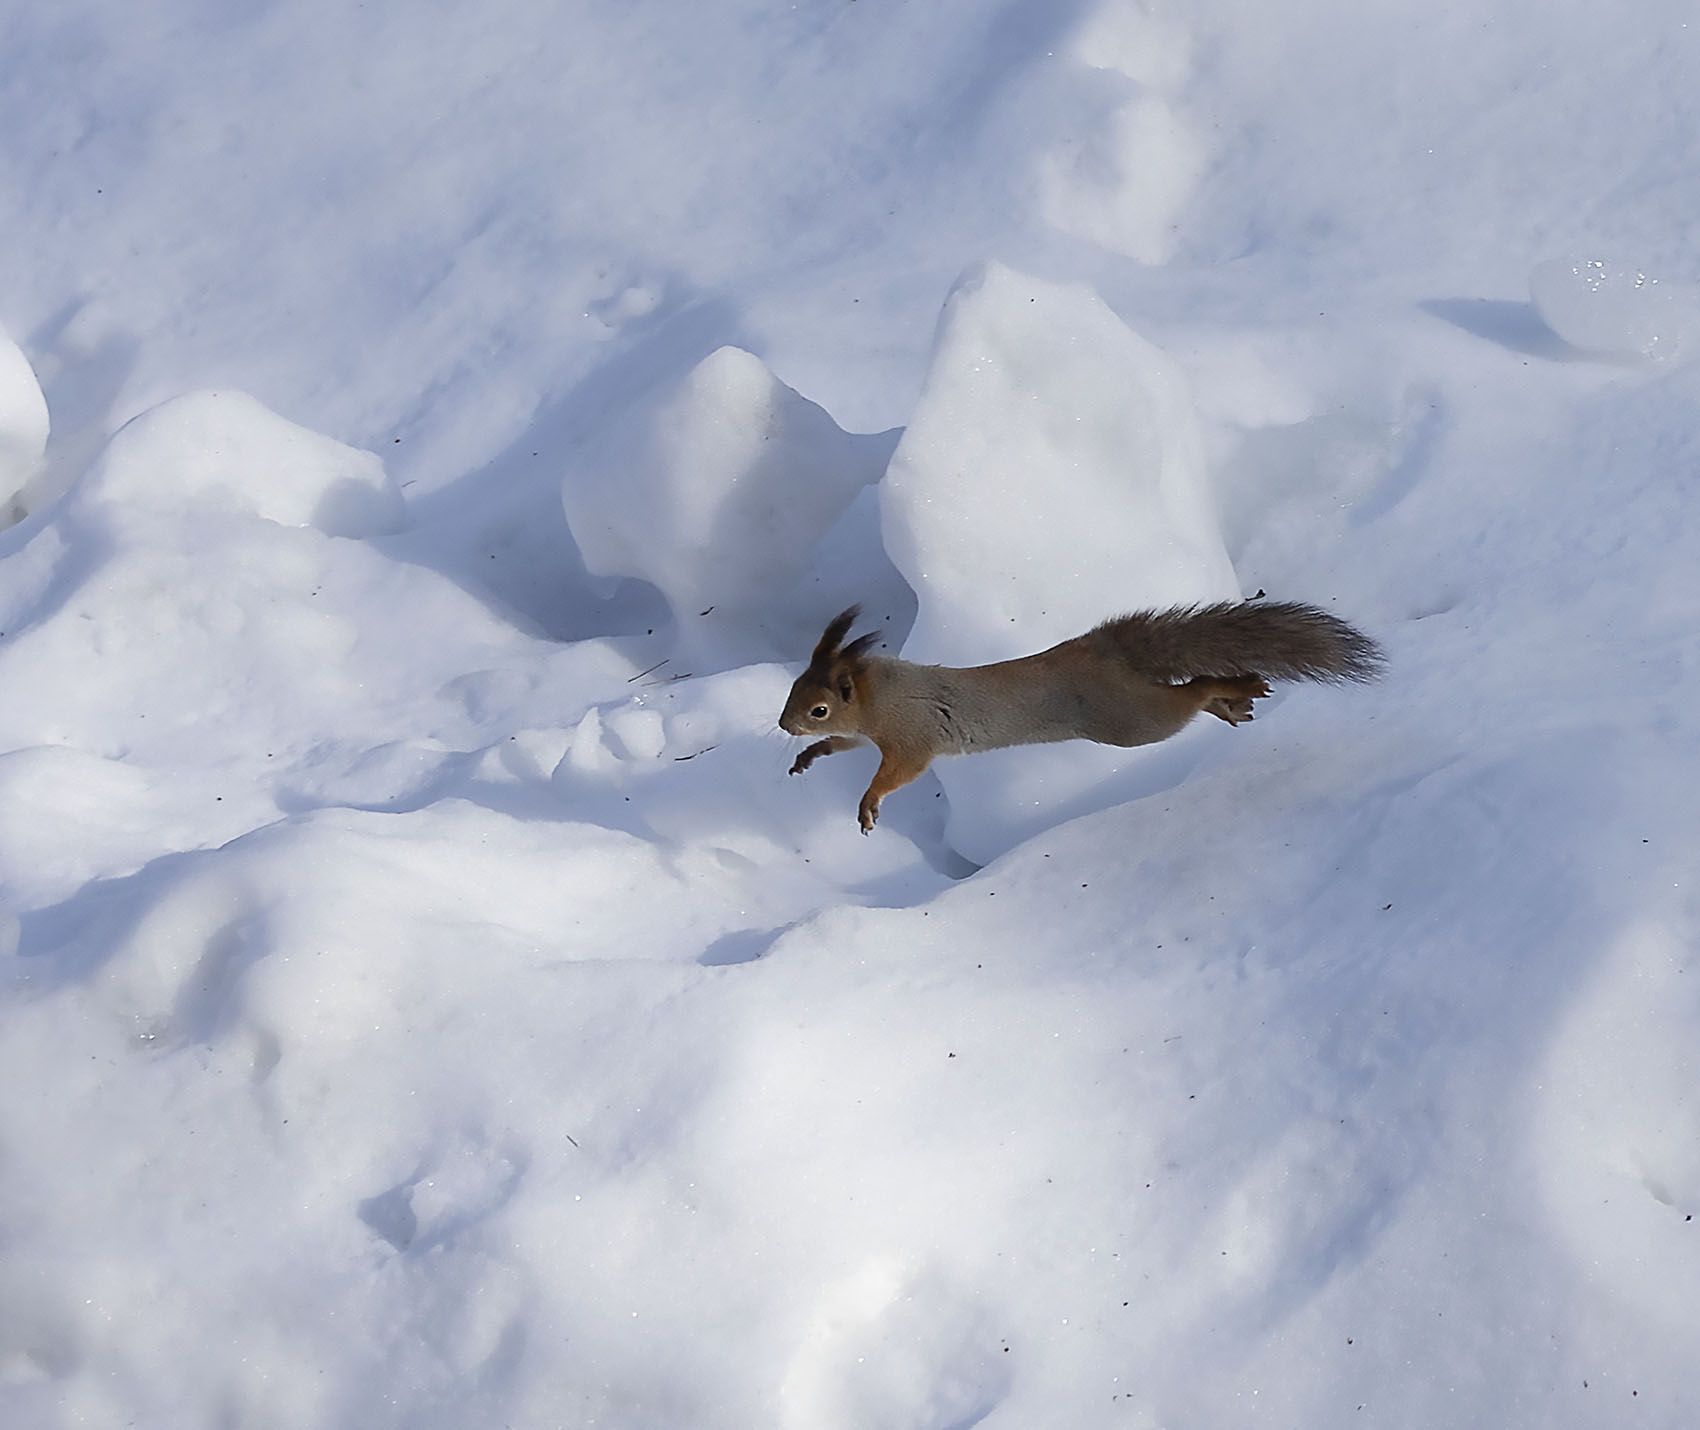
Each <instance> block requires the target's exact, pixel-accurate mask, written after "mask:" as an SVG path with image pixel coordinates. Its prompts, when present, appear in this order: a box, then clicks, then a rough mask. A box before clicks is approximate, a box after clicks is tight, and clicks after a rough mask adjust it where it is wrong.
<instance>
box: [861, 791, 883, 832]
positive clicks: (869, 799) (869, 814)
mask: <svg viewBox="0 0 1700 1430" xmlns="http://www.w3.org/2000/svg"><path fill="white" fill-rule="evenodd" d="M879 817H880V802H879V801H878V800H877V799H875V798H874V797H873V796H872V795H869V794H865V795H863V796H862V803H861V806H860V807H859V808H858V809H857V811H856V823H858V824H859V825H861V826H862V833H864V834H872V833H873V832H874V825H875V824H876V823H877V822H878V820H879Z"/></svg>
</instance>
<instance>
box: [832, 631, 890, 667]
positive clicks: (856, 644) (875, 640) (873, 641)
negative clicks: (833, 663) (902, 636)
mask: <svg viewBox="0 0 1700 1430" xmlns="http://www.w3.org/2000/svg"><path fill="white" fill-rule="evenodd" d="M879 643H880V632H879V631H869V632H868V633H867V635H865V636H857V637H856V639H855V640H853V641H851V642H850V644H849V645H847V646H845V647H844V649H843V650H841V651H839V652H838V658H839V659H840V660H855V659H856V657H857V656H859V655H861V654H862V653H863V652H864V651H868V650H871V649H872V648H873V647H874V646H876V645H878V644H879Z"/></svg>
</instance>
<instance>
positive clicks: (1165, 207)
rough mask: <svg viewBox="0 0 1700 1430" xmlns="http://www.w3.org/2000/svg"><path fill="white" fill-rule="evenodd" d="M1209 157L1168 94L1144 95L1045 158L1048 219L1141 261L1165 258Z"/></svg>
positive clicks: (1042, 183)
mask: <svg viewBox="0 0 1700 1430" xmlns="http://www.w3.org/2000/svg"><path fill="white" fill-rule="evenodd" d="M1209 158H1210V151H1209V149H1208V147H1207V146H1206V145H1205V143H1204V141H1203V140H1202V139H1200V138H1199V137H1198V135H1197V134H1196V133H1194V131H1193V129H1192V127H1191V126H1190V125H1189V124H1188V123H1187V122H1186V121H1185V120H1184V119H1183V118H1182V117H1181V116H1180V115H1179V114H1177V113H1176V112H1175V110H1174V108H1173V107H1172V106H1171V105H1170V104H1169V102H1168V101H1167V100H1165V99H1164V98H1163V97H1162V96H1161V95H1156V94H1141V95H1138V96H1136V97H1135V98H1133V99H1131V100H1129V101H1128V102H1127V103H1125V104H1122V105H1119V106H1118V107H1117V108H1116V109H1114V110H1113V111H1112V112H1110V113H1109V114H1107V115H1105V116H1104V117H1103V118H1102V119H1101V120H1099V121H1098V123H1097V124H1096V125H1095V126H1094V127H1093V129H1092V130H1091V131H1090V132H1088V133H1087V134H1085V135H1083V136H1081V137H1079V138H1073V137H1071V138H1069V139H1066V140H1063V141H1061V142H1059V143H1058V145H1057V146H1056V148H1055V149H1054V150H1053V151H1052V152H1051V153H1050V154H1048V155H1047V156H1046V157H1045V159H1044V161H1043V163H1042V164H1041V167H1040V171H1039V195H1040V202H1041V205H1042V208H1043V212H1044V215H1045V220H1046V222H1048V223H1050V224H1051V225H1053V226H1054V227H1056V228H1059V229H1061V230H1062V231H1063V232H1064V233H1068V234H1072V235H1074V236H1075V237H1076V238H1084V239H1086V240H1087V241H1088V242H1091V243H1096V244H1098V245H1100V246H1101V247H1103V248H1107V249H1109V250H1110V251H1111V252H1113V253H1120V254H1124V255H1125V256H1127V257H1128V258H1132V259H1135V260H1137V261H1138V262H1140V263H1149V264H1159V263H1166V262H1167V261H1168V259H1169V257H1170V254H1171V252H1172V250H1173V248H1174V235H1175V231H1176V228H1177V226H1178V224H1179V222H1180V217H1181V213H1182V211H1183V210H1184V209H1185V208H1186V206H1187V205H1188V204H1189V203H1190V202H1191V200H1192V196H1193V192H1194V191H1195V190H1196V189H1197V187H1198V184H1199V181H1200V180H1201V179H1202V178H1203V177H1204V173H1205V169H1206V167H1207V165H1208V162H1209Z"/></svg>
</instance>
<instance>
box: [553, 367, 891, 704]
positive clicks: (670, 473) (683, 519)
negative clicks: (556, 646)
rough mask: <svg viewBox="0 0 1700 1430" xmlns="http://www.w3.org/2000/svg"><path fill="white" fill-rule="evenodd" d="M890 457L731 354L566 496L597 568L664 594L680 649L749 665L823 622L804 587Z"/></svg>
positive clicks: (660, 406)
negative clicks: (758, 639)
mask: <svg viewBox="0 0 1700 1430" xmlns="http://www.w3.org/2000/svg"><path fill="white" fill-rule="evenodd" d="M890 450H891V444H890V441H889V439H887V438H885V437H879V436H874V437H861V436H855V435H852V434H851V433H848V432H844V431H842V430H841V429H840V428H839V426H838V424H837V423H835V422H834V421H833V420H832V418H831V417H830V416H828V415H827V413H826V412H825V410H824V409H822V408H821V407H819V406H817V405H816V404H815V403H813V402H810V401H809V400H808V399H807V398H804V397H802V396H800V395H799V394H797V393H796V392H794V391H792V390H791V389H790V388H789V387H787V386H785V384H784V383H782V382H780V381H779V379H778V378H776V377H775V376H774V375H773V374H772V373H771V372H769V371H768V370H767V368H766V367H765V366H764V365H763V363H762V362H761V360H760V359H759V358H756V357H754V356H752V355H751V354H750V353H747V352H744V351H742V350H740V349H738V348H721V349H719V350H718V351H717V352H714V353H711V354H710V355H709V356H708V357H706V358H704V359H703V360H702V361H701V362H700V363H698V364H697V365H696V367H694V368H693V369H691V371H690V372H689V373H688V374H686V376H685V377H684V378H683V379H682V380H680V381H679V382H677V383H675V384H673V385H672V386H670V387H668V388H666V389H665V390H663V391H660V392H656V393H652V394H650V395H649V397H648V398H647V399H646V400H644V401H642V402H640V403H639V404H637V405H636V407H635V408H634V410H632V411H630V412H628V413H626V414H624V415H623V416H622V417H621V418H620V419H619V420H618V421H617V422H615V423H613V424H612V425H611V426H610V428H609V429H608V430H606V431H604V432H603V433H602V434H600V435H599V436H598V437H597V439H596V440H595V441H594V442H593V443H592V444H591V445H590V447H589V448H588V450H586V451H584V452H582V453H581V454H579V455H578V456H577V457H576V458H575V459H574V461H573V464H572V470H571V471H570V472H569V474H568V476H567V478H566V480H565V482H564V484H563V486H562V489H561V496H562V501H563V503H564V505H565V507H566V512H567V521H568V524H569V525H570V526H571V527H572V532H573V537H574V539H575V540H576V541H577V542H578V546H579V550H580V552H581V553H582V554H583V556H584V562H585V566H586V567H587V568H588V569H589V570H590V571H591V572H592V573H593V574H595V575H598V576H605V577H637V578H640V579H642V580H645V581H648V582H650V583H651V584H653V585H654V586H656V587H657V588H658V589H659V590H660V591H661V593H662V595H663V596H665V597H666V599H667V604H668V606H669V607H670V608H671V610H672V612H673V616H674V619H675V621H676V622H677V625H678V630H679V641H680V648H681V650H682V651H685V652H689V653H691V655H692V656H696V655H698V654H700V653H703V652H704V651H707V650H718V651H725V650H727V649H728V648H730V649H734V650H737V649H741V650H742V651H743V652H744V653H745V654H746V655H747V654H748V653H749V647H750V637H751V635H752V634H754V633H756V632H760V631H763V630H776V631H778V632H779V633H780V635H781V639H780V641H779V642H778V646H777V650H780V651H785V652H786V653H790V650H794V649H795V648H796V647H797V646H798V645H799V644H800V643H801V642H802V641H803V640H805V639H807V638H808V636H807V632H808V630H809V628H810V626H811V624H814V618H815V616H816V614H817V611H818V603H817V602H813V601H811V602H810V606H811V609H807V610H799V609H798V604H799V601H800V600H802V599H803V597H802V596H800V594H799V593H798V591H797V589H796V588H797V586H798V583H799V582H800V581H801V580H802V579H803V578H804V576H805V574H806V573H810V572H811V571H812V568H813V566H814V565H815V562H816V559H817V551H816V547H817V544H818V543H819V542H820V541H821V540H822V538H823V537H825V536H826V535H827V533H828V532H829V531H830V530H831V529H832V528H833V526H834V524H835V523H836V522H838V520H839V519H840V518H841V517H842V516H843V515H844V514H845V511H846V509H847V508H849V506H850V505H851V502H852V501H853V499H854V498H855V497H856V495H857V494H858V493H859V492H860V491H861V490H862V488H863V487H865V486H866V485H867V484H868V483H869V482H872V481H876V480H877V479H878V477H879V474H880V472H881V470H882V469H883V468H884V466H885V462H886V459H887V457H888V456H889V455H890ZM867 579H868V580H869V582H870V584H872V583H873V582H874V581H876V580H877V579H878V576H877V569H870V570H869V572H868V577H867ZM828 614H830V612H829V613H828ZM757 648H758V649H759V646H758V647H757ZM768 653H769V654H773V653H777V651H776V650H774V649H770V650H769V652H768ZM721 658H724V656H722V657H721ZM775 713H776V714H777V711H776V712H775Z"/></svg>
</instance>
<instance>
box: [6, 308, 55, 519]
mask: <svg viewBox="0 0 1700 1430" xmlns="http://www.w3.org/2000/svg"><path fill="white" fill-rule="evenodd" d="M47 431H48V420H47V399H46V398H44V397H43V396H42V395H41V385H40V384H39V383H38V382H37V381H36V379H35V371H34V369H32V368H31V367H30V364H29V359H28V358H26V357H25V356H24V354H23V351H22V349H20V348H19V347H18V345H17V344H16V343H14V342H13V341H12V340H11V339H10V338H9V337H7V336H6V331H5V329H4V328H0V510H7V509H10V510H11V511H12V512H13V514H14V516H16V515H18V514H19V513H18V512H17V509H16V502H17V499H18V497H19V495H20V494H21V493H22V492H23V489H24V487H25V485H26V484H27V483H28V482H29V480H30V478H31V477H33V476H34V475H35V474H36V471H37V469H38V468H39V467H40V465H41V458H42V454H43V453H44V452H45V451H46V450H47Z"/></svg>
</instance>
